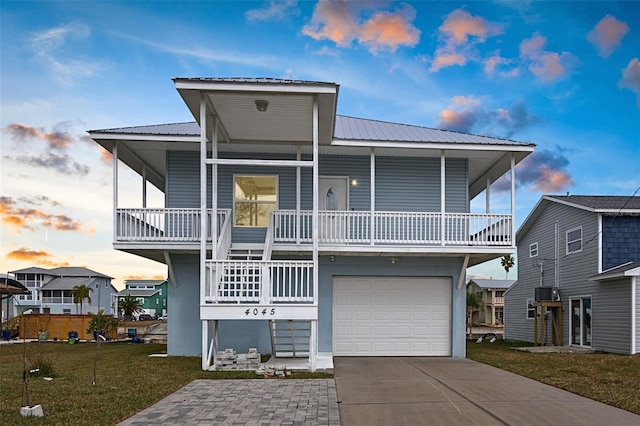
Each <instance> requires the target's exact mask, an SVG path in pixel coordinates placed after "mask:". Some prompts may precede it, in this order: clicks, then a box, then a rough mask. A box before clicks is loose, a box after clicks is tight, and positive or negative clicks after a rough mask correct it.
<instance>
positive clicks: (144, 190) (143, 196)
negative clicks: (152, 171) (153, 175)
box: [142, 163, 147, 209]
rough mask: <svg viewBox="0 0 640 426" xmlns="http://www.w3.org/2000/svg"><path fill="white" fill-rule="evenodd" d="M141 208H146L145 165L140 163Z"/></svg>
mask: <svg viewBox="0 0 640 426" xmlns="http://www.w3.org/2000/svg"><path fill="white" fill-rule="evenodd" d="M142 208H143V209H146V208H147V165H146V164H144V163H143V164H142Z"/></svg>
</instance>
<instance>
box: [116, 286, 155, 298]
mask: <svg viewBox="0 0 640 426" xmlns="http://www.w3.org/2000/svg"><path fill="white" fill-rule="evenodd" d="M159 291H160V290H156V289H135V288H132V289H130V288H125V289H124V290H122V291H120V292H118V296H133V297H151V296H153V295H154V294H156V293H158V292H159Z"/></svg>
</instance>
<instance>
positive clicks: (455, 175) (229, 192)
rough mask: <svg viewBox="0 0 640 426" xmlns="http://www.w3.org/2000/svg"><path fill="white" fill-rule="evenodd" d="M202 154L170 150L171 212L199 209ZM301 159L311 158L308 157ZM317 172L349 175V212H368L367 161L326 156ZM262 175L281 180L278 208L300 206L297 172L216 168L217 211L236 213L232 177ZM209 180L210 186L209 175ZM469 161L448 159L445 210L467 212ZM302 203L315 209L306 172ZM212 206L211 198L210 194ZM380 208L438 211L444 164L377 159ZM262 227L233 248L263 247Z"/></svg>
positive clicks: (244, 232) (240, 232) (239, 235)
mask: <svg viewBox="0 0 640 426" xmlns="http://www.w3.org/2000/svg"><path fill="white" fill-rule="evenodd" d="M220 157H221V158H251V159H261V158H263V159H287V160H292V159H295V155H280V156H276V155H257V154H254V155H246V154H234V155H230V154H225V153H222V154H221V155H220ZM199 159H200V154H199V153H198V152H176V151H169V152H168V156H167V168H168V173H167V191H166V195H165V197H166V200H165V204H166V206H167V207H168V208H177V207H183V208H197V207H199V206H200V168H199V166H198V163H199ZM303 159H307V160H308V159H309V157H308V156H305V157H303ZM318 172H319V174H320V175H321V176H348V177H349V179H350V180H351V179H354V178H355V179H357V181H358V184H357V186H355V187H350V188H349V208H350V209H351V210H356V211H368V210H369V209H370V200H371V196H370V193H371V179H370V159H369V157H349V156H322V157H321V158H320V159H319V167H318ZM234 174H264V175H277V176H278V208H279V209H295V207H296V170H295V168H293V167H267V166H265V167H255V166H224V165H222V166H219V167H218V207H219V208H226V209H230V208H233V175H234ZM207 181H208V182H210V181H211V172H210V170H209V171H208V173H207ZM467 181H468V179H467V161H466V160H464V159H447V160H446V175H445V183H446V197H445V203H446V211H448V212H456V213H459V212H468V211H469V203H468V200H467V198H468V185H467ZM301 187H302V191H301V195H300V204H301V208H302V209H303V210H310V209H311V208H312V205H313V199H312V198H313V189H312V173H311V170H309V169H308V168H304V169H302V172H301ZM207 204H208V205H209V206H210V205H211V194H210V193H208V194H207ZM376 209H377V210H381V211H412V212H413V211H420V212H438V211H440V160H439V159H433V158H403V157H376ZM265 233H266V230H265V229H264V228H234V229H233V233H232V238H233V241H234V242H235V243H260V242H263V241H264V236H265Z"/></svg>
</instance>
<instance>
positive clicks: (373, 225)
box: [369, 148, 376, 245]
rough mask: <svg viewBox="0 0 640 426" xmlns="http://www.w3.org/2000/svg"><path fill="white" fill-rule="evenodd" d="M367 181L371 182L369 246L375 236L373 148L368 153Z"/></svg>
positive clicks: (374, 153) (374, 162) (374, 159)
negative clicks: (368, 168)
mask: <svg viewBox="0 0 640 426" xmlns="http://www.w3.org/2000/svg"><path fill="white" fill-rule="evenodd" d="M369 158H370V161H369V165H370V166H369V167H370V170H369V175H370V176H369V179H370V180H371V183H370V187H371V194H370V197H371V201H370V203H371V205H370V209H371V223H370V227H371V229H370V231H369V232H371V245H374V244H375V235H376V221H375V219H376V215H375V214H376V150H375V148H371V150H370V152H369Z"/></svg>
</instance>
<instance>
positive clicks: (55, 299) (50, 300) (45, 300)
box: [42, 296, 73, 305]
mask: <svg viewBox="0 0 640 426" xmlns="http://www.w3.org/2000/svg"><path fill="white" fill-rule="evenodd" d="M58 303H68V304H73V296H71V297H67V296H42V304H43V305H49V304H58Z"/></svg>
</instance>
